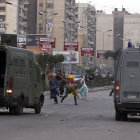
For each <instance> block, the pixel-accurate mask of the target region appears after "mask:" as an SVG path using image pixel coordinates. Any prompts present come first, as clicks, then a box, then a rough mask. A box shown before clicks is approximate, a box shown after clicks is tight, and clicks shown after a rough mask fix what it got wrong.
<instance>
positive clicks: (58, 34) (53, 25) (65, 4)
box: [37, 0, 77, 51]
mask: <svg viewBox="0 0 140 140" xmlns="http://www.w3.org/2000/svg"><path fill="white" fill-rule="evenodd" d="M37 5H38V8H37V13H38V14H37V34H47V35H48V37H54V38H56V47H55V49H54V50H57V51H63V50H64V42H65V41H66V42H75V41H76V40H77V32H75V29H76V26H75V25H76V16H75V0H61V1H59V2H58V0H38V4H37Z"/></svg>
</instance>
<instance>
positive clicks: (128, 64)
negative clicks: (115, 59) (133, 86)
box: [127, 61, 139, 67]
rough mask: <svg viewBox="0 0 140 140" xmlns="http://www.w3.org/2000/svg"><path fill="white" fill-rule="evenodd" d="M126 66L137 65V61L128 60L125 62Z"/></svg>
mask: <svg viewBox="0 0 140 140" xmlns="http://www.w3.org/2000/svg"><path fill="white" fill-rule="evenodd" d="M127 67H139V62H136V61H129V62H127Z"/></svg>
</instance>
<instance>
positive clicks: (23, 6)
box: [0, 0, 37, 34]
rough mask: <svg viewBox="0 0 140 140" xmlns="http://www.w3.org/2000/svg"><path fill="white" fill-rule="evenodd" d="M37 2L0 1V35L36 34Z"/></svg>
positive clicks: (31, 0) (29, 0) (33, 0)
mask: <svg viewBox="0 0 140 140" xmlns="http://www.w3.org/2000/svg"><path fill="white" fill-rule="evenodd" d="M36 9H37V0H7V1H5V0H1V1H0V33H7V34H27V33H36Z"/></svg>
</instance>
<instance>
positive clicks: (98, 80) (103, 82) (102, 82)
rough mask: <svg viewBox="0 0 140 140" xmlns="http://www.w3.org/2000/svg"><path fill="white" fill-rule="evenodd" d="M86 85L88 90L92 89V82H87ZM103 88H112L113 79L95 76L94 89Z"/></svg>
mask: <svg viewBox="0 0 140 140" xmlns="http://www.w3.org/2000/svg"><path fill="white" fill-rule="evenodd" d="M86 84H87V86H88V88H91V81H90V80H89V81H86ZM102 86H112V79H111V78H106V77H101V76H100V75H99V76H95V78H94V80H93V87H102Z"/></svg>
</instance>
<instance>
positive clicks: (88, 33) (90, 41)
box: [76, 3, 96, 67]
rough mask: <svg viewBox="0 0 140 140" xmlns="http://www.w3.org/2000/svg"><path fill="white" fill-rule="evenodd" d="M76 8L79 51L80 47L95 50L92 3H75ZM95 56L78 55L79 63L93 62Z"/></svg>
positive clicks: (94, 12) (94, 17) (85, 64)
mask: <svg viewBox="0 0 140 140" xmlns="http://www.w3.org/2000/svg"><path fill="white" fill-rule="evenodd" d="M76 6H77V9H78V21H79V27H78V43H79V51H81V48H94V51H95V50H96V34H95V32H96V30H95V29H96V16H95V15H96V10H95V7H94V6H93V5H90V4H87V3H77V5H76ZM94 60H95V57H93V56H86V55H85V56H84V57H80V65H82V64H83V63H84V66H85V67H90V66H93V65H94V64H95V61H94Z"/></svg>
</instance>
